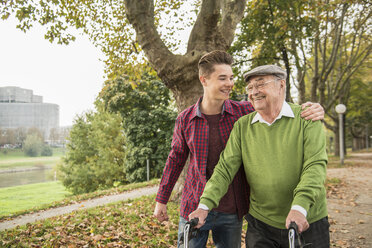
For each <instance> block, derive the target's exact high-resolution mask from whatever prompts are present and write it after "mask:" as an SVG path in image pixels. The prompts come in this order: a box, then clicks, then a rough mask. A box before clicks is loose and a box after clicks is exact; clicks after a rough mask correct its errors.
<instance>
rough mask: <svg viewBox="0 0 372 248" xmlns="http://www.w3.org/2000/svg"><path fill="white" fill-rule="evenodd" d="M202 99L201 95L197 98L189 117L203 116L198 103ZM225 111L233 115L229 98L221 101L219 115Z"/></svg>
mask: <svg viewBox="0 0 372 248" xmlns="http://www.w3.org/2000/svg"><path fill="white" fill-rule="evenodd" d="M202 100H203V97H200V98H199V100H198V101H197V103H196V104H195V105H194V108H193V111H192V116H191V119H192V118H194V117H196V116H197V117H200V118H203V117H202V116H203V115H202V112H201V111H200V103H201V101H202ZM225 112H226V113H229V114H231V115H234V111H233V108H232V106H231V102H230V100H226V101H225V102H224V103H223V106H222V112H221V115H223V114H224V113H225Z"/></svg>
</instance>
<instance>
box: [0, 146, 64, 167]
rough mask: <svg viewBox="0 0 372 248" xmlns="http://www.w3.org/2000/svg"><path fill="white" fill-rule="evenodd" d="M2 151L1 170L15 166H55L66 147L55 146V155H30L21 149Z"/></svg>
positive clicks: (0, 155) (0, 157)
mask: <svg viewBox="0 0 372 248" xmlns="http://www.w3.org/2000/svg"><path fill="white" fill-rule="evenodd" d="M4 151H5V150H2V151H0V170H5V169H12V168H15V167H23V168H24V167H35V166H48V167H52V166H55V165H56V164H57V163H58V162H59V161H60V159H61V156H63V155H64V149H62V148H53V156H50V157H45V156H40V157H28V156H26V155H25V154H24V153H23V151H22V150H21V149H8V150H6V151H7V152H4Z"/></svg>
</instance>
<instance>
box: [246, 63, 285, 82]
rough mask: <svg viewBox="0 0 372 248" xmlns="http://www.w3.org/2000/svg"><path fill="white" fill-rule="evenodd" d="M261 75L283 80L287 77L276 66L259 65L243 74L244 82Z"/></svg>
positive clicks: (283, 71)
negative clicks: (273, 76)
mask: <svg viewBox="0 0 372 248" xmlns="http://www.w3.org/2000/svg"><path fill="white" fill-rule="evenodd" d="M262 75H275V76H278V77H280V78H284V79H285V78H286V77H287V73H286V71H285V70H283V69H282V68H280V67H279V66H277V65H261V66H258V67H256V68H254V69H253V70H250V71H249V72H247V73H245V74H244V81H245V82H248V81H249V78H250V77H253V76H262Z"/></svg>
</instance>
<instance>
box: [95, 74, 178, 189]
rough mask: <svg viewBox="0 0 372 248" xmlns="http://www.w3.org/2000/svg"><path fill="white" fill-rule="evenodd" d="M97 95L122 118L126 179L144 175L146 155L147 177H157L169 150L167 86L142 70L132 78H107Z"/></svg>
mask: <svg viewBox="0 0 372 248" xmlns="http://www.w3.org/2000/svg"><path fill="white" fill-rule="evenodd" d="M100 99H101V101H102V102H103V103H104V104H105V106H106V107H107V108H108V109H109V110H110V111H116V112H119V113H120V114H121V116H122V118H123V127H124V132H125V136H126V152H127V154H126V157H125V161H126V163H125V171H126V173H127V179H128V181H130V182H138V181H144V180H145V179H146V163H147V161H146V160H147V159H149V161H150V177H151V178H154V177H159V176H160V175H161V173H162V171H163V168H164V164H165V160H166V158H167V155H168V152H169V150H170V142H171V137H172V130H173V126H174V121H175V118H176V112H175V110H174V109H173V108H172V104H171V97H170V92H169V90H168V89H167V88H166V87H165V86H164V84H162V82H161V81H160V80H158V79H157V78H155V77H154V76H151V75H149V74H148V73H145V74H144V75H143V77H142V79H141V80H137V81H135V82H131V81H129V78H128V77H127V76H122V77H118V78H117V79H115V80H110V81H107V82H106V84H105V86H104V88H103V90H102V92H101V93H100Z"/></svg>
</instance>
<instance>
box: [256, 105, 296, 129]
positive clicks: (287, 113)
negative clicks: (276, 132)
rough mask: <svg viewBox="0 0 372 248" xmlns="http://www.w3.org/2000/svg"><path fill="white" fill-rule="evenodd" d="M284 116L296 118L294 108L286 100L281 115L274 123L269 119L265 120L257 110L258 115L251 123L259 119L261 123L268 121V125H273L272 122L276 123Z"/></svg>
mask: <svg viewBox="0 0 372 248" xmlns="http://www.w3.org/2000/svg"><path fill="white" fill-rule="evenodd" d="M282 116H286V117H290V118H294V113H293V110H292V108H291V106H289V104H288V103H287V102H286V101H284V102H283V106H282V109H281V110H280V113H279V115H278V116H277V117H276V118H275V120H274V121H273V122H272V123H268V122H267V121H265V120H264V119H263V118H262V116H261V115H260V114H259V113H258V112H257V113H256V115H255V116H254V117H253V119H252V122H251V124H253V123H255V122H257V121H259V122H260V123H266V124H267V125H269V126H271V125H272V124H274V122H275V121H276V120H279V119H281V118H282Z"/></svg>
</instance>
